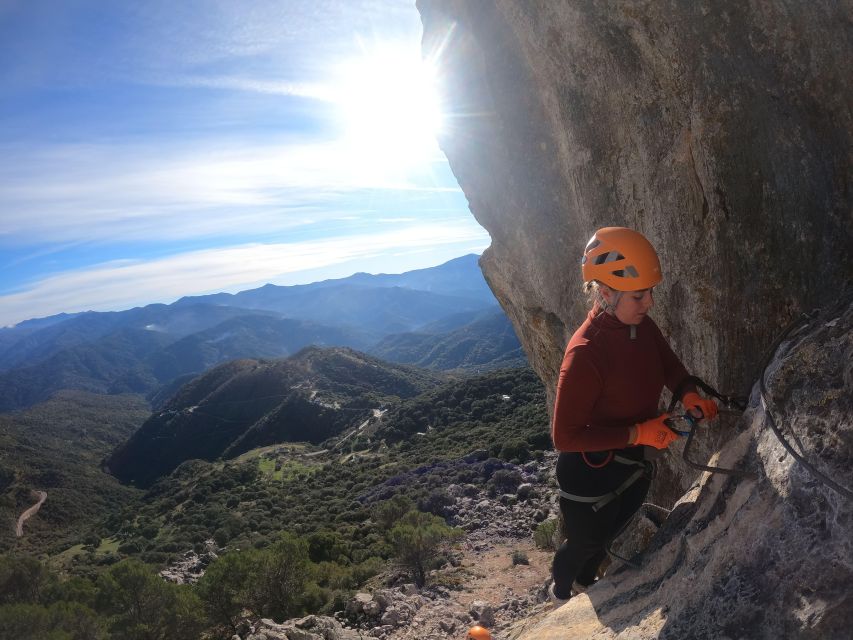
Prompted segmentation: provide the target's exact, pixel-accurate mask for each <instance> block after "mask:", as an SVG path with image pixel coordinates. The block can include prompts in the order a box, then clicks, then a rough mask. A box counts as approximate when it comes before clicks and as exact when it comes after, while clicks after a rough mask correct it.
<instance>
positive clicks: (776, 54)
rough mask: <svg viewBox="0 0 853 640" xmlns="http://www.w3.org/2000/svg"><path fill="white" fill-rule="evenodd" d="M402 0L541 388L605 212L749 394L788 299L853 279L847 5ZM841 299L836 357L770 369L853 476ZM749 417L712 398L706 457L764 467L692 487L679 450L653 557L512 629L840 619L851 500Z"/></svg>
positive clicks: (555, 363) (683, 633) (702, 361)
mask: <svg viewBox="0 0 853 640" xmlns="http://www.w3.org/2000/svg"><path fill="white" fill-rule="evenodd" d="M418 8H419V10H420V12H421V16H422V20H423V24H424V42H423V46H424V54H425V56H426V57H430V58H433V59H435V60H436V61H437V64H438V67H439V72H440V78H441V86H442V90H443V100H444V106H445V112H446V113H447V114H448V122H447V126H446V129H445V131H444V133H443V134H442V137H441V140H440V142H441V146H442V149H443V150H444V152H445V153H446V155H447V157H448V159H449V161H450V165H451V167H452V169H453V171H454V173H455V175H456V177H457V179H458V180H459V184H460V186H461V187H462V189H463V190H464V192H465V194H466V196H467V198H468V201H469V205H470V208H471V211H472V213H473V215H474V216H475V217H476V218H477V220H478V221H479V222H480V223H481V224H482V225H483V226H484V227H485V228H486V229H487V230H488V231H489V233H490V235H491V238H492V244H491V247H490V248H489V249H488V250H487V251H486V252H485V253H484V255H483V257H482V259H481V266H482V268H483V272H484V274H485V276H486V279H487V280H488V282H489V284H490V286H491V287H492V290H493V291H494V293H495V295H496V296H497V298H498V300H499V301H500V302H501V304H502V306H503V307H504V309H505V310H506V311H507V313H508V315H509V316H510V318H511V319H512V321H513V323H514V324H515V327H516V331H517V333H518V335H519V337H520V339H521V342H522V344H523V346H524V348H525V350H526V352H527V354H528V357H529V359H530V362H531V364H532V365H533V367H534V368H535V369H536V371H537V372H538V374H539V375H540V377H541V378H542V380H543V381H544V382H545V384H546V387H547V388H548V390H549V393H552V392H553V388H554V384H555V382H556V378H557V374H558V370H559V364H560V359H561V357H562V352H563V348H564V346H565V343H566V340H567V339H568V337H569V336H570V335H571V333H572V331H573V330H574V328H575V327H576V326H577V325H578V324H579V323H580V321H581V319H582V316H583V314H584V312H585V309H586V303H585V301H584V300H583V297H582V296H581V295H580V285H581V279H580V268H579V258H580V255H581V252H582V249H583V246H584V244H585V243H586V241H587V240H588V238H589V237H590V235H591V234H592V232H593V231H594V230H595V229H596V228H598V227H601V226H609V225H624V226H629V227H632V228H635V229H638V230H639V231H641V232H643V233H644V234H646V236H647V237H649V239H650V240H651V241H652V243H653V244H654V245H655V246H656V247H657V248H658V250H659V253H660V255H661V260H662V263H663V269H664V281H663V283H662V284H661V286H660V287H659V288H658V289H657V290H656V294H657V307H656V309H655V310H654V312H653V315H654V317H655V320H656V321H657V322H658V324H659V325H660V326H661V327H662V329H663V331H664V333H665V334H666V335H668V337H669V338H670V341H671V343H672V345H673V347H674V348H675V350H676V352H678V353H679V354H680V355H681V356H682V359H683V360H684V362H685V364H686V365H687V367H688V368H689V369H690V370H691V371H692V372H694V373H695V374H697V375H699V376H700V377H702V378H704V379H706V380H707V381H708V382H710V383H711V384H712V385H713V386H715V387H717V388H719V389H721V390H723V391H728V392H744V391H748V390H749V389H750V388H751V387H752V385H753V383H754V382H755V380H756V379H757V377H758V376H759V374H760V371H759V369H760V366H759V365H760V360H761V355H762V354H763V352H764V351H765V349H766V348H767V347H768V346H769V345H770V344H771V343H772V342H773V340H774V338H775V337H776V336H777V335H778V334H779V332H780V331H781V330H782V328H783V327H784V326H785V325H786V324H788V322H789V321H790V320H791V319H792V318H793V317H795V316H796V315H797V314H798V313H799V312H801V311H808V310H810V309H812V308H813V307H817V306H821V307H826V306H827V305H829V304H831V303H832V302H833V301H835V300H837V298H838V297H839V295H840V294H841V293H842V292H844V291H849V290H850V287H851V285H853V252H851V250H850V248H851V246H853V216H851V204H852V203H851V200H852V199H853V195H851V191H853V190H852V189H851V182H853V171H852V170H851V164H853V163H851V159H853V154H851V132H853V108H851V104H853V76H851V74H850V72H849V69H850V68H851V62H853V27H851V24H853V5H851V4H850V2H846V1H845V2H837V1H832V0H816V1H814V2H799V1H795V0H777V1H773V2H770V1H761V0H756V1H754V2H740V1H735V0H714V1H710V0H697V1H696V2H681V1H675V0H661V1H654V2H652V1H651V0H647V1H642V0H640V1H636V0H611V1H609V2H605V1H601V0H588V1H577V2H568V1H557V0H524V1H523V2H522V1H510V0H494V1H488V2H487V1H480V0H477V1H474V0H419V1H418ZM843 317H844V318H847V320H845V321H844V322H842V323H841V324H842V326H844V327H846V329H845V331H847V332H848V337H847V338H846V342H845V341H843V340H842V343H843V344H841V346H842V347H843V349H841V350H840V351H839V350H838V347H839V344H835V346H834V347H833V349H831V350H830V352H829V353H827V354H825V355H826V361H825V362H823V363H822V366H825V367H828V368H829V369H830V370H831V371H834V372H835V373H836V374H837V375H838V376H840V377H837V378H834V379H831V380H830V379H828V378H822V377H819V378H818V380H813V379H812V378H810V377H809V376H808V375H806V373H810V372H812V370H814V371H815V372H817V371H818V369H816V368H814V367H812V366H811V365H808V366H806V371H805V372H797V371H789V372H788V374H789V375H788V377H785V378H783V379H781V380H780V381H779V382H777V384H778V385H781V387H779V388H788V389H789V390H791V397H795V398H796V399H797V402H801V403H802V404H796V402H795V403H794V404H791V400H790V399H789V398H787V397H785V396H779V398H778V401H779V402H780V403H781V404H782V405H784V411H783V413H784V414H785V416H786V417H787V419H788V420H789V421H790V422H791V423H792V424H793V425H794V427H795V429H796V434H797V436H798V437H800V438H802V439H804V441H808V440H809V439H810V438H816V440H814V441H813V442H814V443H815V448H814V449H813V450H812V451H811V453H813V454H814V455H815V456H816V457H817V459H818V460H819V462H820V463H823V464H825V465H826V466H827V467H828V468H829V469H830V470H833V469H834V470H835V475H836V477H842V478H845V479H846V484H847V486H850V484H851V482H850V472H849V460H850V456H851V434H850V433H849V429H850V428H851V419H850V415H851V414H850V411H851V407H850V404H849V397H850V396H851V385H853V382H852V381H851V374H850V369H849V362H850V357H851V351H850V340H849V330H850V326H851V325H850V323H849V310H848V311H847V312H846V315H845V316H843ZM827 321H828V320H827ZM810 331H812V333H814V334H815V337H814V340H813V341H812V342H811V343H809V344H811V346H810V347H808V349H810V350H811V351H808V354H809V355H808V357H806V356H805V355H802V354H800V355H801V356H802V357H803V358H805V359H806V360H808V358H812V357H813V360H812V361H813V362H816V361H817V358H818V354H819V353H820V349H821V348H827V347H828V345H829V343H827V342H824V341H823V340H824V339H828V338H827V337H826V336H825V335H823V336H819V335H817V334H819V333H820V327H819V326H814V327H812V328H811V329H810ZM830 342H831V341H830ZM797 353H800V352H797ZM792 357H793V356H792ZM797 357H800V356H797ZM845 357H846V360H842V359H843V358H845ZM801 374H802V375H801ZM821 384H822V385H823V386H821ZM786 385H787V387H786ZM800 387H802V388H803V389H807V390H808V392H807V393H803V392H802V391H797V392H796V393H794V390H797V389H800ZM839 390H840V396H839ZM773 393H774V395H775V394H777V391H775V390H774V391H773ZM845 395H846V397H847V400H846V401H844V400H843V397H844V396H845ZM810 398H817V399H818V400H817V401H816V402H817V403H818V405H813V404H812V403H811V401H810ZM824 411H830V412H834V413H832V415H833V416H834V418H833V419H829V418H827V419H826V420H825V424H824V423H821V424H824V427H825V428H824V427H821V429H822V432H823V435H819V434H818V432H820V431H821V429H818V430H815V429H816V427H815V426H814V425H815V424H817V422H820V420H822V418H821V419H819V420H818V421H817V422H815V418H814V412H817V414H818V415H820V416H823V415H824V413H823V412H824ZM745 420H746V422H744V420H741V421H740V422H738V421H737V419H736V418H734V417H729V418H728V419H727V420H726V421H724V423H723V426H722V427H721V428H719V429H718V430H717V431H716V432H715V435H714V437H712V438H706V440H705V442H706V447H705V449H704V451H702V452H700V453H701V454H703V455H704V456H706V457H707V456H709V455H711V454H712V453H713V452H714V451H715V450H717V449H719V448H720V447H721V446H722V445H723V444H725V443H726V442H728V443H729V444H728V445H727V446H726V447H725V448H723V450H722V453H721V454H720V455H721V458H723V459H726V460H727V461H728V462H729V463H734V462H735V461H736V460H737V461H740V463H744V464H746V463H748V464H749V465H750V466H752V467H755V468H756V469H757V471H758V480H757V481H755V482H754V483H752V484H750V483H747V482H744V481H733V480H729V481H726V480H725V479H724V478H721V477H716V476H715V477H713V478H712V479H708V478H705V479H703V480H702V481H701V486H700V487H699V488H695V487H693V488H692V489H691V487H692V485H693V484H694V480H695V475H692V474H689V473H685V472H684V469H681V468H678V466H677V465H675V466H674V468H672V469H670V470H669V473H668V475H667V476H666V477H665V478H664V481H663V482H661V481H660V480H659V481H658V494H657V498H658V499H660V500H670V501H671V500H674V499H675V498H676V497H677V496H680V495H681V494H682V493H684V491H685V490H688V489H691V490H690V492H689V493H688V495H687V496H686V497H684V498H681V503H680V504H681V505H682V506H680V507H679V508H678V509H676V514H681V515H679V516H678V518H676V519H673V518H670V521H669V524H667V525H666V527H665V530H664V531H663V532H662V533H660V534H659V538H658V542H657V543H656V544H658V545H659V546H660V548H659V549H658V550H657V551H655V552H653V553H652V556H651V557H650V558H649V559H648V563H649V564H648V565H647V568H646V570H644V571H643V572H640V573H637V572H635V573H634V574H630V573H628V572H625V573H624V574H622V573H617V574H615V575H612V576H611V577H610V578H609V579H608V580H607V581H605V582H604V583H601V584H600V585H599V586H598V587H596V589H595V590H594V591H593V592H591V593H590V599H589V601H588V602H589V605H590V606H589V607H587V608H586V609H584V608H583V606H582V604H581V603H580V602H576V603H574V604H571V605H569V606H568V607H566V608H564V609H561V610H559V611H558V612H557V613H555V614H554V616H553V620H550V621H548V622H546V623H544V626H543V627H541V628H538V629H537V630H535V632H534V631H531V632H530V633H528V635H526V636H524V637H525V638H537V640H541V639H544V638H551V637H553V638H557V637H559V638H573V637H601V638H609V637H617V636H618V637H630V638H646V637H658V634H659V635H660V637H673V638H675V637H690V638H692V637H697V638H698V637H709V638H710V637H815V638H817V637H841V636H839V635H833V634H837V633H840V631H838V630H839V629H841V628H842V627H841V626H839V625H841V624H842V623H846V624H847V625H848V627H847V628H850V627H849V625H850V622H851V620H850V618H851V616H853V614H851V608H853V605H851V601H850V599H849V595H848V593H847V592H845V589H846V587H844V586H843V585H844V584H849V580H850V577H851V571H850V569H851V567H850V562H849V550H850V548H851V546H853V544H852V543H851V538H850V517H851V514H850V505H849V501H848V502H845V501H844V499H843V498H840V497H838V496H837V495H836V496H835V497H833V496H834V495H835V494H828V493H823V489H821V486H820V485H818V484H817V483H815V482H813V481H811V480H809V479H808V477H807V476H805V475H803V474H802V470H801V469H800V466H799V465H798V464H794V465H793V466H792V464H791V459H790V457H786V454H784V451H783V450H781V449H780V448H779V446H777V445H776V444H774V442H775V440H771V438H772V436H769V435H768V433H767V431H766V429H765V428H764V427H763V426H761V425H762V424H763V422H764V417H763V410H761V409H760V408H759V407H758V405H757V404H755V403H753V405H752V408H751V410H750V412H749V413H748V415H747V418H746V419H745ZM830 443H832V444H830ZM674 453H676V455H673V456H670V459H673V460H677V459H678V456H677V453H678V452H677V451H676V452H674ZM845 460H846V461H847V466H845V464H844V462H843V461H845ZM667 487H670V488H671V490H670V491H669V492H667V490H666V489H667ZM845 523H846V524H845ZM667 531H669V533H667ZM685 532H686V533H685ZM683 534H684V535H683ZM818 541H819V542H818ZM845 549H846V552H845V551H844V550H845ZM824 552H826V553H827V554H829V555H823V554H824ZM845 553H846V555H845ZM845 558H846V559H845ZM827 563H828V566H830V567H831V571H829V572H824V573H822V574H817V573H815V572H814V571H813V567H815V566H827ZM845 581H846V582H845ZM840 585H841V586H840ZM773 587H776V589H775V590H774V589H773ZM658 607H663V608H662V609H659V608H658ZM573 620H574V623H576V624H577V625H579V626H575V627H574V632H573V635H567V631H566V629H567V627H566V626H565V625H566V624H569V623H570V622H572V621H573ZM549 624H550V625H551V626H548V625H549ZM762 624H766V625H767V626H768V628H770V629H775V632H776V633H777V634H781V635H777V636H773V635H772V634H769V635H766V636H764V635H762V634H763V632H761V633H759V632H758V631H757V630H758V629H759V628H761V625H762ZM584 625H590V626H584ZM584 629H585V631H584ZM786 634H787V635H786Z"/></svg>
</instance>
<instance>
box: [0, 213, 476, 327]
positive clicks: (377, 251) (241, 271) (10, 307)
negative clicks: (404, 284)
mask: <svg viewBox="0 0 853 640" xmlns="http://www.w3.org/2000/svg"><path fill="white" fill-rule="evenodd" d="M487 244H488V238H487V236H486V235H485V232H484V231H483V230H482V229H480V228H479V227H478V226H477V225H476V224H474V223H473V222H471V223H467V222H459V223H451V224H446V225H422V224H417V225H412V226H408V227H406V228H403V229H400V228H397V227H395V228H394V229H390V230H383V229H377V230H376V231H375V232H374V233H370V234H364V235H359V236H347V237H334V238H327V239H324V240H320V241H316V242H302V243H277V244H249V245H241V246H234V247H226V248H221V249H205V250H201V251H193V252H187V253H183V254H180V255H174V256H169V257H166V258H161V259H158V260H150V261H130V260H120V261H112V262H109V263H106V264H102V265H99V266H97V267H93V268H88V269H83V270H78V271H71V272H65V273H61V274H58V275H55V276H53V277H49V278H45V279H43V280H40V281H38V282H36V283H34V284H33V285H32V286H31V287H29V288H28V289H26V290H24V291H20V292H17V293H13V294H10V295H6V296H0V326H8V325H12V324H15V323H17V322H20V321H22V320H26V319H29V318H33V317H43V316H46V315H51V314H55V313H60V312H75V311H84V310H104V311H105V310H118V309H125V308H128V307H132V306H135V305H142V304H148V303H151V302H171V301H172V300H174V299H176V298H178V297H181V296H184V295H192V294H201V293H209V292H214V291H237V290H240V289H245V288H250V287H253V286H258V285H260V284H263V283H265V282H277V283H285V284H289V283H295V282H300V281H304V275H305V274H306V273H311V274H315V275H316V274H320V273H324V272H325V273H326V275H325V276H317V278H318V279H319V277H334V276H342V275H348V272H343V273H342V272H340V268H342V267H344V265H346V264H348V263H353V262H355V263H357V264H360V265H363V264H367V263H368V262H369V261H371V260H373V259H377V258H380V257H384V258H383V259H384V260H385V267H384V268H382V269H381V270H383V271H387V272H392V273H393V272H399V271H403V270H406V269H409V268H417V267H423V266H429V265H431V264H437V263H438V262H440V261H441V260H442V259H448V258H450V257H453V256H456V255H460V254H462V253H466V252H479V251H482V249H483V248H485V246H487ZM405 256H417V259H416V261H415V262H412V261H407V260H406V259H405ZM336 268H338V271H337V272H335V269H336Z"/></svg>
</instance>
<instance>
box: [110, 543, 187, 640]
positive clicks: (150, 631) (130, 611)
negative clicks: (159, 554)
mask: <svg viewBox="0 0 853 640" xmlns="http://www.w3.org/2000/svg"><path fill="white" fill-rule="evenodd" d="M98 609H99V610H100V611H101V612H102V613H105V614H106V615H108V616H109V628H110V633H111V637H112V638H113V639H114V640H171V639H172V638H192V637H196V636H197V635H198V633H199V632H200V631H201V629H202V620H201V614H200V613H199V610H200V609H201V602H200V601H199V600H198V598H197V596H196V595H195V594H194V593H192V591H191V590H190V589H189V588H188V587H185V586H183V585H175V584H170V583H167V582H164V581H163V580H162V579H161V578H160V577H159V576H158V575H157V574H155V573H154V571H153V569H151V568H150V567H148V566H146V565H145V564H143V563H142V562H140V561H139V560H136V559H130V560H123V561H122V562H119V563H118V564H116V565H114V566H112V567H110V569H109V570H108V571H107V572H106V573H105V574H103V575H102V576H101V577H100V578H98Z"/></svg>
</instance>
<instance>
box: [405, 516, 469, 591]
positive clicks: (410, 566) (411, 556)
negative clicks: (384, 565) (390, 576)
mask: <svg viewBox="0 0 853 640" xmlns="http://www.w3.org/2000/svg"><path fill="white" fill-rule="evenodd" d="M461 534H462V532H461V531H460V530H459V529H452V528H451V527H448V526H447V525H446V524H445V522H444V520H442V519H441V518H439V517H437V516H434V515H432V514H429V513H421V512H420V511H410V512H409V513H407V514H406V515H405V516H403V517H402V518H400V520H399V522H398V523H397V525H396V526H394V528H393V529H391V533H390V538H391V543H392V544H393V545H394V551H395V557H396V559H397V561H398V562H399V563H400V565H401V566H402V567H403V569H405V570H407V571H408V572H409V573H410V574H411V576H412V579H413V580H414V581H415V584H417V585H418V586H423V585H424V583H425V582H426V574H427V572H428V571H429V570H430V569H432V568H433V567H434V566H435V560H436V558H437V557H438V555H439V551H440V550H441V547H442V546H443V545H444V544H445V543H446V542H447V541H449V540H451V539H453V538H455V537H458V536H459V535H461Z"/></svg>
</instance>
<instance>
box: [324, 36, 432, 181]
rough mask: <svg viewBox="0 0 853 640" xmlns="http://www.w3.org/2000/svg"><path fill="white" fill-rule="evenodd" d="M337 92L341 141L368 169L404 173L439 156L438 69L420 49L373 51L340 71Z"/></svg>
mask: <svg viewBox="0 0 853 640" xmlns="http://www.w3.org/2000/svg"><path fill="white" fill-rule="evenodd" d="M338 87H339V90H338V91H337V92H336V93H337V100H336V101H337V102H338V106H339V119H340V124H341V131H342V136H343V138H344V141H345V143H346V144H347V146H349V147H351V148H353V149H354V150H357V153H358V155H359V157H360V158H361V160H362V161H363V162H365V163H368V165H369V166H372V167H374V168H386V169H397V170H400V169H403V170H404V169H406V168H411V167H413V166H415V165H424V164H426V163H429V162H430V161H431V160H435V158H436V156H437V155H439V154H440V151H439V148H438V143H437V140H436V136H437V135H438V134H439V132H440V130H441V126H442V116H441V107H440V103H439V99H438V91H437V88H436V73H435V67H434V65H431V64H429V63H428V62H425V61H423V60H421V57H420V53H419V51H418V50H417V48H414V49H412V48H404V47H394V46H387V47H377V48H374V49H373V50H372V51H370V52H366V53H365V54H364V55H363V56H362V57H359V58H358V59H354V60H350V61H348V62H347V63H345V64H343V65H341V67H340V70H339V82H338Z"/></svg>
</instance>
